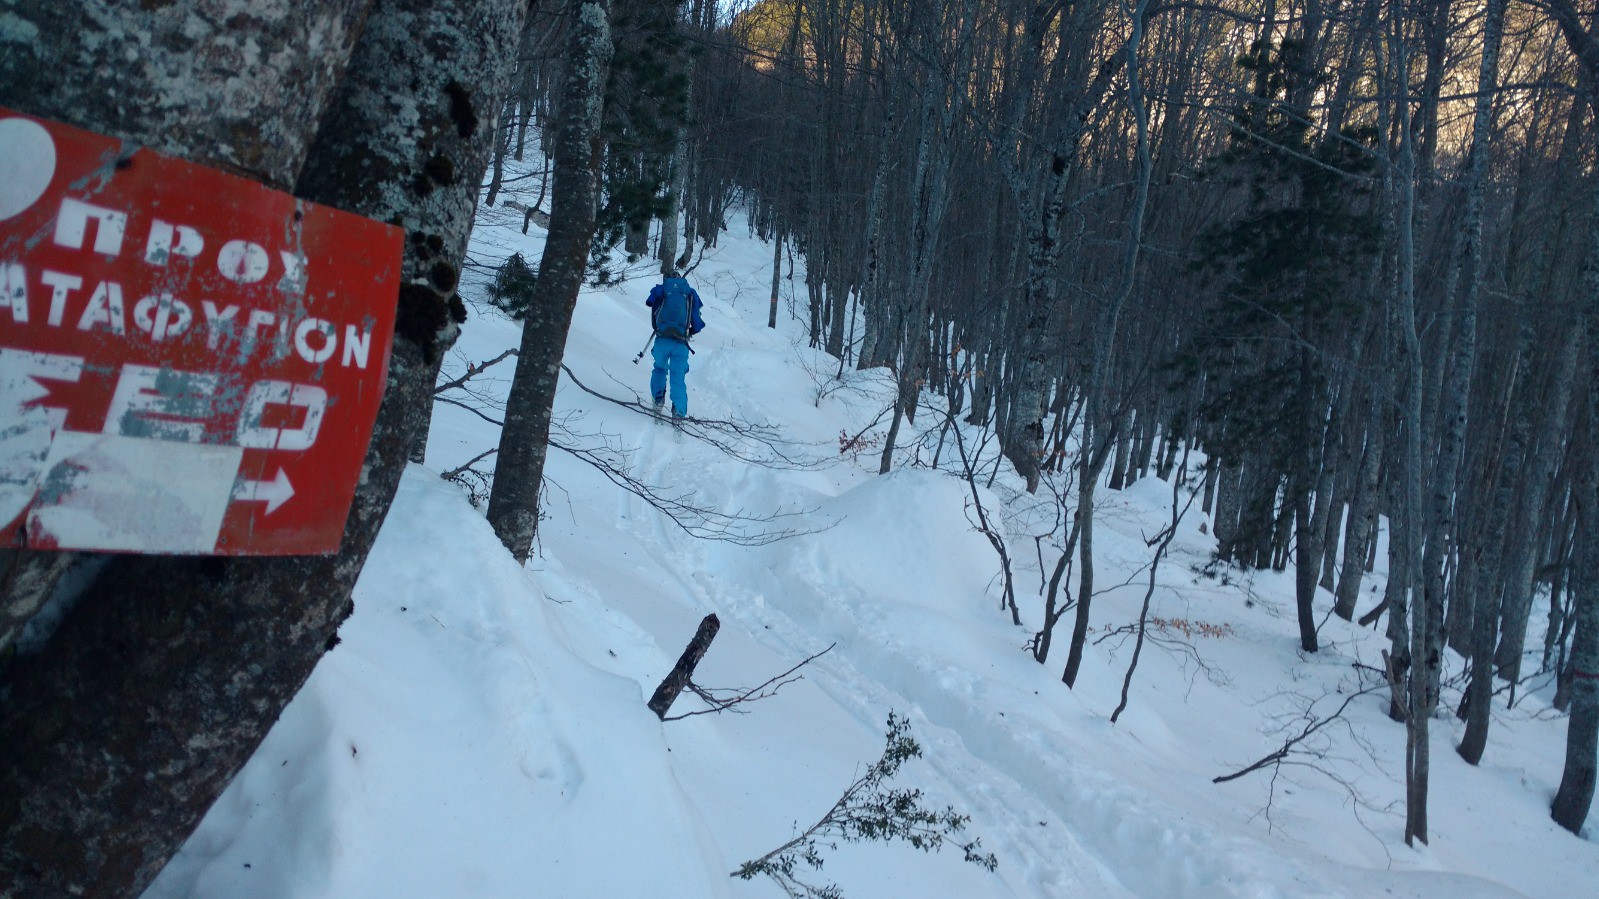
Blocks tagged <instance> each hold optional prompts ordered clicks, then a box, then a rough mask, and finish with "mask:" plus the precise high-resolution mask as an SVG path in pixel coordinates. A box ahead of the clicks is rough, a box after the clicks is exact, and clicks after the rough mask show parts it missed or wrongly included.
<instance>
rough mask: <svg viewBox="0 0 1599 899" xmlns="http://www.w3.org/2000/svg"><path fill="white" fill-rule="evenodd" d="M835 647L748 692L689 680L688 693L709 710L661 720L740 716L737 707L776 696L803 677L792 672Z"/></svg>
mask: <svg viewBox="0 0 1599 899" xmlns="http://www.w3.org/2000/svg"><path fill="white" fill-rule="evenodd" d="M837 645H838V644H837V643H830V644H828V647H827V649H824V650H822V651H821V652H818V653H816V654H815V655H812V656H810V657H808V658H806V659H805V660H804V661H803V662H800V663H799V664H798V665H795V666H794V667H793V668H790V669H788V670H787V671H785V672H783V673H782V674H779V675H777V676H776V677H773V678H771V679H769V680H768V681H766V682H765V683H763V684H760V685H758V686H754V687H751V688H749V689H748V690H744V691H741V692H735V691H733V690H725V689H720V688H717V687H702V686H700V685H699V684H696V683H694V681H693V680H692V679H691V680H690V681H689V682H688V690H689V692H690V693H693V694H694V695H695V696H698V697H699V698H701V699H703V700H705V702H706V704H707V705H709V706H710V708H708V709H699V710H697V711H693V712H684V713H683V714H681V715H672V716H671V717H668V718H662V719H661V720H662V721H681V720H682V719H684V718H688V717H690V716H692V715H709V714H712V713H713V712H738V713H740V714H742V713H743V710H742V709H739V708H737V706H739V705H741V704H743V703H746V702H759V701H760V700H762V699H767V698H769V697H772V696H776V695H777V691H778V690H781V689H783V688H784V687H786V686H788V685H789V684H792V683H793V682H795V681H797V680H800V679H801V678H803V677H804V675H795V676H794V677H789V675H791V674H794V672H796V671H798V670H800V669H801V668H804V667H805V666H806V665H809V664H810V663H811V662H814V661H816V660H817V659H819V658H821V657H822V656H824V655H826V654H827V653H828V652H829V651H831V650H832V648H833V647H834V646H837ZM768 688H770V689H768Z"/></svg>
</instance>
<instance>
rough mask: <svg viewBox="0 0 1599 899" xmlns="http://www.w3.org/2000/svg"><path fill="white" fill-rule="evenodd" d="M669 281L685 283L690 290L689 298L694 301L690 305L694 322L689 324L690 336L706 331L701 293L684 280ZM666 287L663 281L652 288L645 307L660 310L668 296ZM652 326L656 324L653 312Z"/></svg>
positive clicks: (651, 316)
mask: <svg viewBox="0 0 1599 899" xmlns="http://www.w3.org/2000/svg"><path fill="white" fill-rule="evenodd" d="M667 280H677V281H681V282H683V283H682V286H683V287H684V288H686V289H687V290H688V295H689V298H690V299H691V300H693V303H691V304H690V317H691V318H692V321H690V322H689V328H688V333H689V336H690V337H693V336H694V335H695V334H698V333H700V332H701V331H703V330H705V319H703V318H701V317H700V308H701V307H702V306H703V305H704V304H703V303H701V302H700V295H699V292H698V291H696V290H695V289H694V288H692V287H689V286H688V281H687V280H686V279H684V278H676V279H671V278H669V279H667ZM665 287H666V281H662V282H661V283H660V284H657V285H655V286H654V287H652V288H650V298H649V299H647V300H645V301H644V305H646V306H648V307H650V309H651V310H654V309H656V308H658V307H659V306H660V305H661V300H662V299H664V298H665V296H666V291H665V289H664V288H665ZM650 324H652V325H653V324H655V314H654V313H653V312H651V314H650Z"/></svg>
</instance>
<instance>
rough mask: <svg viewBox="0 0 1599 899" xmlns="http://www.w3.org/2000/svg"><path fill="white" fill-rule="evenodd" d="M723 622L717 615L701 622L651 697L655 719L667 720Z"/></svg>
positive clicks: (651, 709) (650, 703)
mask: <svg viewBox="0 0 1599 899" xmlns="http://www.w3.org/2000/svg"><path fill="white" fill-rule="evenodd" d="M721 628H722V622H721V621H720V620H718V619H717V617H716V615H715V614H711V615H706V616H705V617H704V618H703V619H701V621H700V626H699V628H698V629H697V630H695V631H694V639H692V640H690V641H688V646H686V647H684V648H683V654H682V655H681V656H679V657H678V659H677V664H676V665H673V666H672V670H671V672H669V673H668V674H667V675H666V679H665V680H663V681H661V685H660V686H658V687H656V688H655V695H654V696H651V697H650V701H649V703H648V705H649V707H650V711H652V712H654V713H655V717H657V718H659V719H661V720H662V721H665V720H666V712H667V710H668V709H670V708H671V707H672V703H674V702H676V701H677V696H678V694H679V693H682V692H683V688H684V687H685V686H687V685H688V683H689V681H690V679H691V678H693V676H694V667H695V666H696V665H698V664H699V663H700V659H702V658H704V657H705V650H707V649H710V648H711V641H712V640H715V639H716V632H717V631H719V630H721Z"/></svg>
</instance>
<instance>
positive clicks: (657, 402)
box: [653, 393, 666, 415]
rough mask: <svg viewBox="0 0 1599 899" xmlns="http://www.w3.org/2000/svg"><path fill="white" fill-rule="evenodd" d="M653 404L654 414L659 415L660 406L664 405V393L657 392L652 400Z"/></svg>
mask: <svg viewBox="0 0 1599 899" xmlns="http://www.w3.org/2000/svg"><path fill="white" fill-rule="evenodd" d="M653 404H654V406H655V414H656V415H660V414H661V407H662V406H665V405H666V394H664V393H662V394H659V395H658V396H656V397H655V399H654V401H653Z"/></svg>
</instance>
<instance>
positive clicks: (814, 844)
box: [728, 712, 999, 899]
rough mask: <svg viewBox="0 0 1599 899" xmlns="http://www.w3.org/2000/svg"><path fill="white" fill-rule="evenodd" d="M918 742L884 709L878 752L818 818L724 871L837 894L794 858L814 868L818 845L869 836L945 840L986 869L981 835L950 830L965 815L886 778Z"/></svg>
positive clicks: (809, 898)
mask: <svg viewBox="0 0 1599 899" xmlns="http://www.w3.org/2000/svg"><path fill="white" fill-rule="evenodd" d="M921 755H922V747H921V746H920V744H918V743H917V742H916V740H915V739H913V738H912V737H911V735H910V724H909V722H907V721H906V720H905V719H904V718H902V717H900V716H899V715H897V714H895V713H893V712H890V713H889V715H888V738H887V744H886V745H885V746H884V748H883V755H882V757H881V758H879V759H878V760H877V761H876V762H875V763H873V765H872V766H871V767H870V768H868V769H867V771H866V773H865V774H863V775H861V776H860V777H859V778H858V779H856V781H855V782H854V783H852V784H850V785H849V788H848V789H846V790H845V791H844V795H842V796H840V797H839V799H838V801H837V802H835V803H833V807H832V808H831V809H829V810H828V812H827V814H825V815H823V816H822V818H821V820H819V821H817V822H816V823H815V824H813V825H811V826H810V827H809V828H807V829H806V830H805V832H804V833H802V834H800V835H799V836H796V837H795V838H794V839H792V840H789V841H788V842H787V843H784V844H783V845H781V846H779V847H777V848H776V849H773V850H772V851H771V852H768V853H767V854H765V855H763V856H761V857H760V858H758V859H754V860H753V861H747V862H745V863H744V864H742V865H740V866H739V868H738V870H737V871H733V872H731V873H730V874H729V875H728V876H730V877H738V878H740V879H743V880H751V879H753V878H754V877H755V876H756V875H758V874H764V875H766V876H767V877H770V878H772V880H773V881H775V882H776V883H777V885H778V886H780V887H782V888H783V892H784V893H786V894H787V895H788V896H789V897H791V899H843V896H844V893H843V891H842V890H841V889H839V887H838V886H836V885H835V884H822V885H817V884H813V883H809V882H807V881H805V880H804V879H802V878H801V877H800V875H799V874H798V873H796V872H797V871H799V870H803V869H801V868H800V863H801V862H804V864H805V865H806V866H808V867H810V868H812V869H814V870H817V871H819V870H821V868H822V862H823V857H822V850H823V849H837V848H838V841H839V840H843V841H844V842H846V843H860V842H867V841H870V840H881V841H883V842H885V843H886V842H891V841H893V840H903V841H905V842H907V843H910V844H911V845H912V846H914V847H916V848H917V849H920V850H922V851H923V852H937V851H939V850H940V849H942V848H943V846H944V843H945V841H946V840H948V841H949V842H950V843H952V844H954V845H957V846H959V847H960V849H961V851H962V852H963V853H964V854H965V859H966V861H969V862H971V863H973V864H975V865H979V866H981V867H983V868H984V869H986V870H989V871H992V870H994V869H995V868H996V867H997V866H998V865H999V861H998V859H996V858H995V857H994V855H993V853H983V852H982V851H981V849H982V841H981V840H977V839H974V840H972V841H971V842H969V843H961V842H958V841H957V840H956V839H955V834H957V833H959V832H960V831H962V830H964V829H965V827H966V824H967V823H968V822H969V821H970V820H971V819H970V817H968V816H966V815H962V814H959V813H957V812H956V811H955V809H954V807H952V806H951V807H946V808H944V809H943V810H942V811H939V810H935V809H930V808H927V807H926V806H925V805H923V796H922V791H921V790H895V789H890V788H889V787H888V786H887V781H889V780H890V779H892V778H893V777H894V775H895V774H897V773H898V772H899V769H900V766H901V765H903V764H905V762H907V761H909V760H910V759H913V758H920V757H921Z"/></svg>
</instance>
